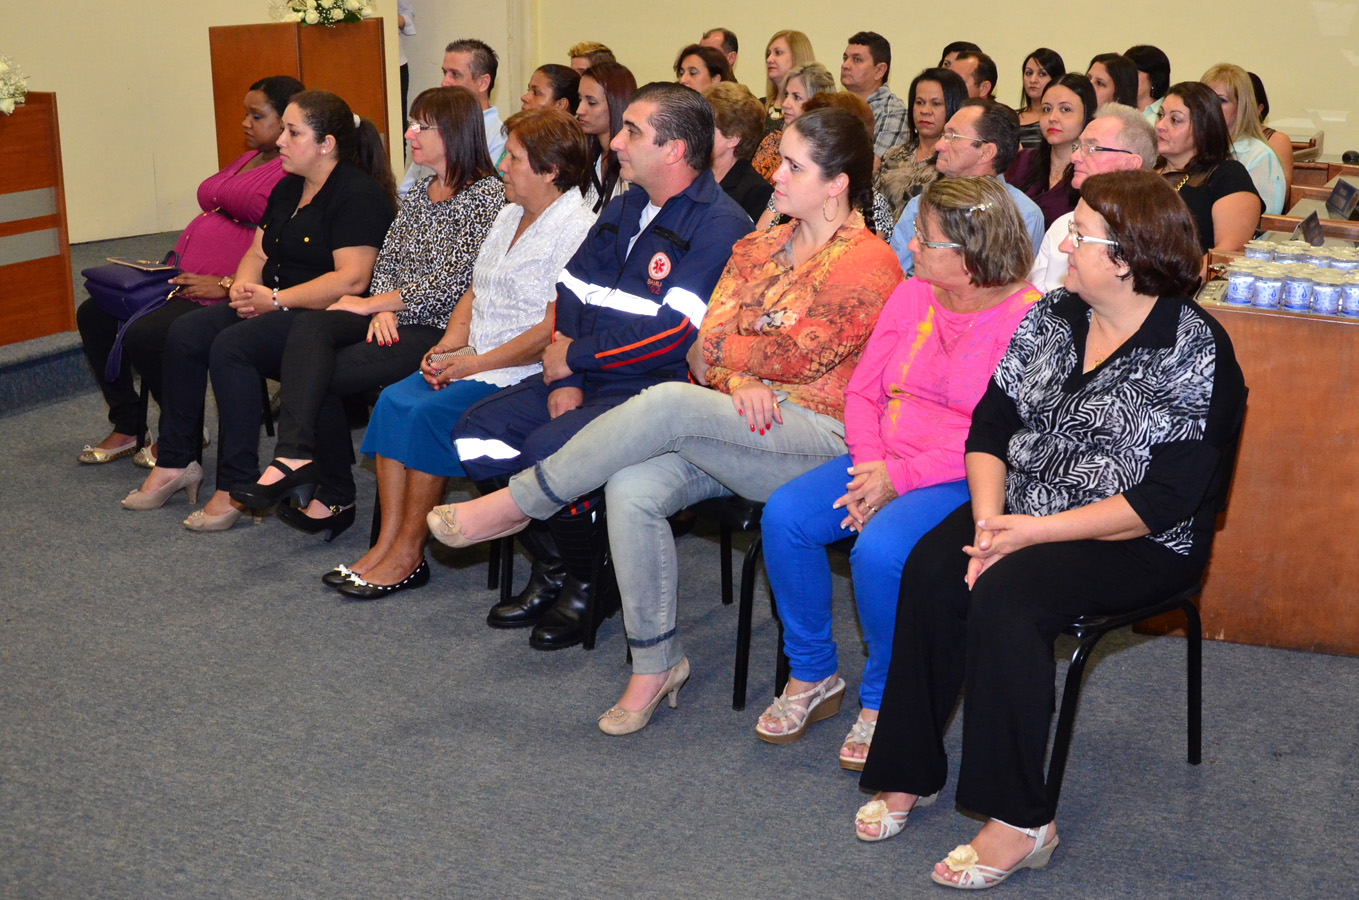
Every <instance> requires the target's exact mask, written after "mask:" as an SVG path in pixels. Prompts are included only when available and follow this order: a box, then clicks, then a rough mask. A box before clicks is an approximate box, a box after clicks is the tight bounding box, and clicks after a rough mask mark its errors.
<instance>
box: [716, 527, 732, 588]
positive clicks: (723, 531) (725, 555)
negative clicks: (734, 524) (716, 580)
mask: <svg viewBox="0 0 1359 900" xmlns="http://www.w3.org/2000/svg"><path fill="white" fill-rule="evenodd" d="M719 547H720V553H719V554H718V559H719V560H720V562H721V565H722V605H723V606H731V526H730V525H728V524H726V523H725V522H724V523H722V525H721V526H720V528H719Z"/></svg>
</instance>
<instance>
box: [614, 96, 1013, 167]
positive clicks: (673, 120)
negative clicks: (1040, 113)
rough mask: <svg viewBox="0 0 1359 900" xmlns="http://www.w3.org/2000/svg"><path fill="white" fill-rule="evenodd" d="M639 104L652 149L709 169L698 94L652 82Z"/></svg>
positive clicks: (703, 107) (709, 127)
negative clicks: (647, 113)
mask: <svg viewBox="0 0 1359 900" xmlns="http://www.w3.org/2000/svg"><path fill="white" fill-rule="evenodd" d="M643 101H645V102H647V103H654V104H655V105H656V110H655V112H653V113H652V114H651V118H650V120H649V121H650V123H651V127H652V128H654V129H656V146H658V147H659V146H660V145H661V144H664V143H665V142H666V141H676V140H678V141H684V161H685V162H686V163H687V164H688V165H689V168H691V169H693V170H694V171H695V172H702V171H703V170H704V169H707V168H710V167H711V166H712V155H713V108H712V106H711V105H710V104H709V103H708V101H707V100H705V99H703V95H702V94H700V93H699V92H698V91H696V90H694V89H693V88H689V87H685V86H684V85H682V84H676V83H674V82H673V81H653V82H651V83H650V84H644V85H642V86H641V87H640V88H638V89H637V92H636V93H634V94H633V95H632V96H631V97H630V98H629V99H628V104H629V105H631V104H633V103H641V102H643ZM1016 140H1018V138H1016Z"/></svg>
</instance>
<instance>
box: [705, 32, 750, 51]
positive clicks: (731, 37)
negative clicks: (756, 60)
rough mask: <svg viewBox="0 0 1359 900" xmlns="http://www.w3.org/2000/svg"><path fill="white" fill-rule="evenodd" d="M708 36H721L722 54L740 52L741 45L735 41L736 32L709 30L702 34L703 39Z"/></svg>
mask: <svg viewBox="0 0 1359 900" xmlns="http://www.w3.org/2000/svg"><path fill="white" fill-rule="evenodd" d="M710 34H720V35H722V52H723V53H740V52H741V43H740V41H738V40H736V32H734V31H732V30H730V29H728V28H709V29H708V30H707V31H705V32H703V36H704V37H707V36H708V35H710Z"/></svg>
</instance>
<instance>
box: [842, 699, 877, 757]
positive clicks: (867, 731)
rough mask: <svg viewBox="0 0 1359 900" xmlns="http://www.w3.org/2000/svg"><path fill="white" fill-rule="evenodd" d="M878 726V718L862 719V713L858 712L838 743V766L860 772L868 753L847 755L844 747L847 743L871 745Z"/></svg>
mask: <svg viewBox="0 0 1359 900" xmlns="http://www.w3.org/2000/svg"><path fill="white" fill-rule="evenodd" d="M877 728H878V720H877V719H874V720H873V721H872V722H867V721H865V720H864V714H863V713H862V712H860V713H859V718H857V719H855V720H854V727H853V728H851V729H850V730H849V734H847V735H845V739H844V740H843V741H842V742H841V743H840V768H842V769H848V770H849V771H851V772H862V771H863V770H864V763H865V762H866V761H867V758H868V754H867V753H865V754H864V755H863V756H861V757H860V756H847V755H846V754H845V747H846V745H848V744H863V745H864V746H865V747H871V746H873V732H874V731H876V730H877Z"/></svg>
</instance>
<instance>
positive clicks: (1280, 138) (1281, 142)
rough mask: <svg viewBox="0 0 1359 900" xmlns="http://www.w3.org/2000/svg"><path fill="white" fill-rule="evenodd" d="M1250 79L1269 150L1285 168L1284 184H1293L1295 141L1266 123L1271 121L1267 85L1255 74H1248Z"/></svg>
mask: <svg viewBox="0 0 1359 900" xmlns="http://www.w3.org/2000/svg"><path fill="white" fill-rule="evenodd" d="M1246 75H1247V77H1249V78H1250V84H1251V87H1252V88H1254V90H1255V108H1256V110H1257V111H1258V112H1259V118H1260V123H1261V124H1260V128H1261V129H1262V130H1263V131H1264V133H1265V143H1266V144H1269V149H1271V150H1273V151H1274V155H1275V156H1277V157H1279V165H1281V166H1283V170H1284V184H1292V183H1293V139H1292V138H1290V137H1289V136H1288V135H1286V134H1284V133H1283V132H1282V131H1275V130H1274V129H1273V128H1270V127H1269V126H1268V125H1265V124H1264V123H1265V122H1266V121H1268V120H1269V96H1268V95H1267V94H1265V83H1264V82H1263V81H1261V80H1260V76H1259V75H1256V74H1255V73H1254V72H1247V73H1246Z"/></svg>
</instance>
